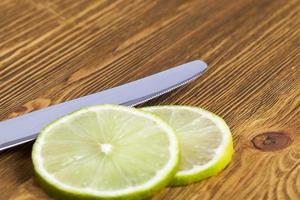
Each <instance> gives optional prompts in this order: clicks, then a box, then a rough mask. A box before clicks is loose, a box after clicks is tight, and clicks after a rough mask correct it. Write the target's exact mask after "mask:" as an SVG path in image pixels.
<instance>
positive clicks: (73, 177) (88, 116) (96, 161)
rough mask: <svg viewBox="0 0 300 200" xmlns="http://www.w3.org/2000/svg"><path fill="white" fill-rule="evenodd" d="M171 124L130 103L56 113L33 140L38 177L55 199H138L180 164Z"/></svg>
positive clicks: (163, 181)
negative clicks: (59, 116) (127, 104)
mask: <svg viewBox="0 0 300 200" xmlns="http://www.w3.org/2000/svg"><path fill="white" fill-rule="evenodd" d="M179 150H180V148H179V145H178V141H177V137H176V135H175V133H174V130H173V129H172V128H171V127H170V126H169V125H168V124H166V123H165V122H164V121H162V120H161V119H160V118H158V117H156V116H154V115H152V114H150V113H147V112H142V111H140V110H137V109H134V108H128V107H124V106H116V105H99V106H94V107H89V108H85V109H82V110H79V111H77V112H74V113H72V114H69V115H67V116H65V117H62V118H60V119H58V120H57V121H55V122H53V123H52V124H50V125H48V126H47V127H46V128H44V129H43V130H42V132H41V134H40V135H39V136H38V139H37V140H36V142H35V144H34V147H33V151H32V160H33V165H34V169H35V172H36V174H37V179H38V181H39V182H40V183H41V186H42V187H44V189H45V190H46V191H48V192H49V193H50V195H52V196H54V197H57V198H60V199H124V198H125V199H141V198H145V197H148V196H150V195H152V194H153V193H154V192H156V191H158V190H159V189H161V188H162V187H164V186H165V185H167V184H168V183H169V182H170V180H171V179H172V177H173V176H174V174H175V173H176V171H177V169H178V166H179Z"/></svg>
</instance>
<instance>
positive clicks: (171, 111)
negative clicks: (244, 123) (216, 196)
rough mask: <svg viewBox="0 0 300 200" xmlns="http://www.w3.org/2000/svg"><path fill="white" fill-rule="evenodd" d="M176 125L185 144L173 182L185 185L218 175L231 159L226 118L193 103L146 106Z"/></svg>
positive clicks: (173, 183)
mask: <svg viewBox="0 0 300 200" xmlns="http://www.w3.org/2000/svg"><path fill="white" fill-rule="evenodd" d="M143 110H145V111H149V112H152V113H154V114H156V115H157V116H159V117H161V118H162V119H163V120H165V121H166V122H168V123H169V124H170V125H171V126H173V128H174V129H175V131H176V133H177V136H178V139H179V143H180V146H181V162H180V168H179V171H178V172H177V173H176V175H175V177H174V179H173V180H172V183H171V185H184V184H187V183H192V182H196V181H199V180H202V179H204V178H207V177H210V176H213V175H216V174H217V173H219V172H220V171H221V170H223V169H224V168H225V167H226V166H227V165H228V163H229V162H230V160H231V157H232V154H233V144H232V137H231V133H230V130H229V128H228V126H227V125H226V123H225V122H224V120H223V119H221V118H220V117H218V116H217V115H215V114H213V113H211V112H208V111H206V110H203V109H200V108H195V107H189V106H157V107H147V108H143Z"/></svg>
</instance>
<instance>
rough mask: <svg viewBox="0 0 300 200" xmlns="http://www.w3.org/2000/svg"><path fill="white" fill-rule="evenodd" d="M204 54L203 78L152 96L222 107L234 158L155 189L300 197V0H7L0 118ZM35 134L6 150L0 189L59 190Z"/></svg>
mask: <svg viewBox="0 0 300 200" xmlns="http://www.w3.org/2000/svg"><path fill="white" fill-rule="evenodd" d="M195 59H202V60H204V61H206V62H207V63H208V65H209V68H208V70H207V72H206V73H205V74H204V75H203V76H202V77H201V78H199V79H197V80H196V81H194V82H192V83H190V84H188V85H187V86H185V87H181V88H179V89H177V90H176V91H174V92H172V93H169V94H166V95H163V96H161V97H159V98H158V99H155V100H152V101H150V102H149V103H147V105H157V104H188V105H193V106H201V107H204V108H206V109H209V110H211V111H213V112H215V113H217V114H219V115H221V116H222V117H224V118H225V120H226V121H227V122H228V124H229V125H230V127H231V129H232V132H233V136H234V146H235V154H234V158H233V161H232V163H231V164H230V166H229V167H228V168H226V169H225V170H224V171H223V172H222V173H221V174H220V175H218V176H216V177H212V178H209V179H207V180H204V181H202V182H199V183H197V184H193V185H189V186H186V187H177V188H166V189H164V190H162V191H161V192H160V193H159V194H157V195H155V196H154V197H153V199H154V200H160V199H164V200H197V199H201V200H203V199H207V200H210V199H216V200H219V199H229V200H232V199H237V200H241V199H247V200H248V199H270V200H274V199H279V200H286V199H295V200H296V199H297V200H298V199H300V120H299V119H300V1H299V0H244V1H243V0H235V1H230V0H216V1H206V0H199V1H196V0H195V1H175V0H174V1H168V0H160V1H158V0H157V1H144V0H140V1H109V0H106V1H85V0H77V1H75V0H74V1H72V0H64V1H59V0H45V1H39V0H24V1H22V0H19V1H18V0H3V1H1V2H0V109H1V111H0V120H4V119H8V118H12V117H15V116H18V115H22V114H24V113H28V112H31V111H33V110H37V109H40V108H43V107H47V106H49V105H52V104H57V103H60V102H63V101H67V100H70V99H74V98H77V97H80V96H84V95H87V94H91V93H94V92H97V91H101V90H103V89H107V88H110V87H113V86H117V85H120V84H123V83H126V82H128V81H132V80H135V79H138V78H141V77H144V76H147V75H150V74H153V73H155V72H158V71H162V70H164V69H167V68H170V67H172V66H176V65H178V64H182V63H184V62H188V61H191V60H195ZM0 134H9V133H0ZM31 146H32V143H29V144H26V145H22V146H20V147H17V148H13V149H10V150H7V151H4V152H1V153H0V197H1V198H0V199H3V200H6V199H14V200H25V199H26V200H29V199H30V200H31V199H49V197H47V195H46V194H45V193H44V192H43V191H42V190H41V189H40V188H39V187H38V185H37V183H36V182H35V181H34V178H33V170H32V164H31V159H30V153H31Z"/></svg>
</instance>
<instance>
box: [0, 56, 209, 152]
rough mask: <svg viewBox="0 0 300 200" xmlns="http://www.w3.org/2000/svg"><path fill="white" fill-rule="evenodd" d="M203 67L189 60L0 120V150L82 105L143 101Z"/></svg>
mask: <svg viewBox="0 0 300 200" xmlns="http://www.w3.org/2000/svg"><path fill="white" fill-rule="evenodd" d="M206 67H207V65H206V63H204V62H203V61H200V60H196V61H192V62H189V63H186V64H183V65H180V66H177V67H174V68H171V69H168V70H165V71H163V72H159V73H157V74H154V75H150V76H148V77H145V78H142V79H139V80H136V81H133V82H130V83H127V84H124V85H121V86H117V87H114V88H111V89H108V90H104V91H101V92H98V93H94V94H91V95H87V96H84V97H80V98H77V99H74V100H70V101H66V102H64V103H60V104H56V105H52V106H49V107H47V108H43V109H40V110H37V111H33V112H31V113H28V114H25V115H22V116H19V117H16V118H12V119H8V120H5V121H1V122H0V151H1V150H4V149H7V148H10V147H13V146H17V145H19V144H22V143H25V142H28V141H31V140H34V139H35V138H36V137H37V135H38V133H39V132H40V130H41V129H42V128H43V127H44V126H45V125H47V124H48V123H50V122H52V121H53V120H55V119H57V118H59V117H62V116H64V115H66V114H68V113H70V112H73V111H75V110H78V109H80V108H82V107H86V106H91V105H95V104H105V103H110V104H121V105H127V106H135V105H138V104H141V103H144V102H146V101H148V100H150V99H153V98H155V97H158V96H160V95H162V94H165V93H167V92H170V91H171V90H173V89H176V88H178V87H179V86H181V85H184V84H186V83H187V82H189V81H191V80H193V79H195V78H197V77H198V76H200V75H201V74H202V73H203V72H204V71H205V69H206Z"/></svg>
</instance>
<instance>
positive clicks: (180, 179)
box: [142, 105, 234, 186]
mask: <svg viewBox="0 0 300 200" xmlns="http://www.w3.org/2000/svg"><path fill="white" fill-rule="evenodd" d="M163 109H171V110H178V109H184V110H189V111H191V112H196V113H198V114H200V115H202V116H204V117H206V118H207V119H210V120H212V121H213V122H214V123H215V124H216V126H217V127H218V128H219V129H220V130H222V133H223V134H224V138H223V140H222V143H221V144H220V146H219V147H218V149H217V150H216V156H215V157H214V158H213V159H212V160H210V161H209V162H207V163H206V164H204V165H199V166H194V168H193V169H190V170H184V171H178V172H177V173H176V174H175V176H174V178H173V179H172V181H171V183H170V185H171V186H180V185H186V184H189V183H194V182H197V181H200V180H203V179H206V178H208V177H211V176H214V175H217V174H218V173H220V172H221V171H222V170H223V169H224V168H225V167H226V166H227V165H228V164H229V163H230V161H231V159H232V155H233V152H234V150H233V142H232V135H231V132H230V129H229V127H228V125H227V124H226V122H225V121H224V120H223V119H222V118H221V117H219V116H217V115H215V114H214V113H212V112H209V111H207V110H205V109H202V108H198V107H191V106H181V105H166V106H152V107H145V108H142V110H144V111H149V112H151V111H154V110H163ZM153 114H156V113H153ZM156 115H157V114H156ZM157 116H158V117H159V115H157ZM179 142H180V141H179Z"/></svg>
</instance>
